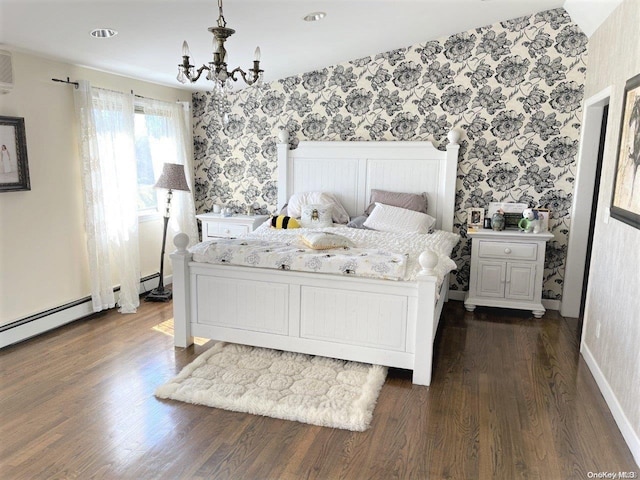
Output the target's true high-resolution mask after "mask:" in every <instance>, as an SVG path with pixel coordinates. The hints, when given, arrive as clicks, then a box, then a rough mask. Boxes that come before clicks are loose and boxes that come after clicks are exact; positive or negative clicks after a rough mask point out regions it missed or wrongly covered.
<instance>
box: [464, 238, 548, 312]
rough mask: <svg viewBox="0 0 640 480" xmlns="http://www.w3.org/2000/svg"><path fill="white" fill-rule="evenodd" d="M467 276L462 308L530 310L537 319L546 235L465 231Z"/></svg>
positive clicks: (542, 308)
mask: <svg viewBox="0 0 640 480" xmlns="http://www.w3.org/2000/svg"><path fill="white" fill-rule="evenodd" d="M467 235H468V236H469V237H470V238H471V239H472V241H471V274H470V278H469V291H468V292H467V295H466V297H465V300H464V306H465V308H466V309H467V310H468V311H470V312H473V311H474V310H475V308H476V306H478V305H480V306H489V307H502V308H518V309H521V310H531V312H532V313H533V316H534V317H536V318H540V317H542V316H543V315H544V312H545V311H546V310H545V308H544V307H543V306H542V280H543V273H544V256H545V250H546V244H547V242H548V241H549V240H551V239H552V238H553V234H552V233H549V232H543V233H524V232H521V231H519V230H503V231H500V232H496V231H494V230H488V229H487V230H484V229H479V230H469V231H468V232H467Z"/></svg>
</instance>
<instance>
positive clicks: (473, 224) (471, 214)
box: [467, 208, 484, 228]
mask: <svg viewBox="0 0 640 480" xmlns="http://www.w3.org/2000/svg"><path fill="white" fill-rule="evenodd" d="M482 222H484V208H470V209H468V210H467V228H482Z"/></svg>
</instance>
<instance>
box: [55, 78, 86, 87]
mask: <svg viewBox="0 0 640 480" xmlns="http://www.w3.org/2000/svg"><path fill="white" fill-rule="evenodd" d="M51 80H53V81H54V82H60V83H68V84H70V85H75V88H76V89H77V88H78V87H79V86H80V84H79V83H78V82H72V81H71V80H69V77H67V79H66V80H60V79H59V78H52V79H51Z"/></svg>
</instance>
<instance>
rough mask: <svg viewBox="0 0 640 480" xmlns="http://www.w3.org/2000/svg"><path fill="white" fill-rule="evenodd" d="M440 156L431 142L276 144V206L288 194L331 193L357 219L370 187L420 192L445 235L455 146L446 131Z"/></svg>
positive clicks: (450, 222) (450, 218)
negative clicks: (426, 199)
mask: <svg viewBox="0 0 640 480" xmlns="http://www.w3.org/2000/svg"><path fill="white" fill-rule="evenodd" d="M448 138H449V141H450V143H449V144H448V145H447V150H446V151H445V152H443V151H440V150H438V149H437V148H435V147H434V146H433V144H432V143H431V142H391V141H390V142H300V144H299V145H298V148H297V149H295V150H289V148H288V147H289V145H288V141H287V138H286V135H284V134H282V132H281V135H280V139H279V140H280V142H279V143H278V208H279V209H280V208H282V207H283V206H284V204H285V203H287V201H288V199H289V198H290V197H291V195H293V194H294V193H300V192H311V191H324V192H331V193H334V194H335V195H336V196H337V197H338V199H339V200H340V203H342V205H344V208H345V209H346V210H347V212H348V213H349V215H350V216H351V217H354V216H357V215H362V213H363V212H364V210H365V208H366V207H367V205H369V199H370V192H371V189H380V190H390V191H395V192H408V193H422V192H426V193H427V197H428V200H429V209H428V213H429V215H431V216H433V217H435V218H436V228H438V229H441V230H447V231H451V230H452V229H453V216H454V206H455V189H456V172H457V166H458V150H459V145H458V143H457V141H458V139H459V134H458V133H457V132H455V131H452V132H449V136H448Z"/></svg>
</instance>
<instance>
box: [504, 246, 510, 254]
mask: <svg viewBox="0 0 640 480" xmlns="http://www.w3.org/2000/svg"><path fill="white" fill-rule="evenodd" d="M504 253H506V254H507V255H509V254H510V253H511V249H510V248H509V247H507V248H505V249H504Z"/></svg>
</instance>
